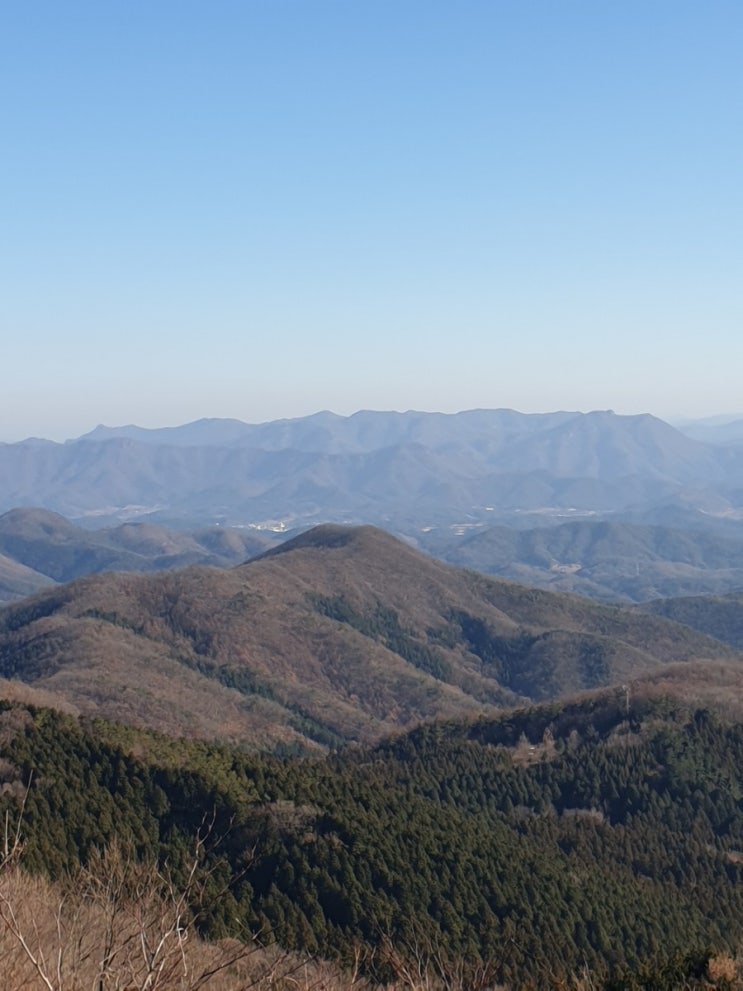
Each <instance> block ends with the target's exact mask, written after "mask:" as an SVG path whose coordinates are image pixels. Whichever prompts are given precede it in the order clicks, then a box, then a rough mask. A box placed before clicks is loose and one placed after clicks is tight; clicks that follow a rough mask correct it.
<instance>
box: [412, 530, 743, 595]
mask: <svg viewBox="0 0 743 991" xmlns="http://www.w3.org/2000/svg"><path fill="white" fill-rule="evenodd" d="M418 543H419V544H420V546H421V547H423V548H424V549H426V550H427V551H428V552H429V553H432V554H435V555H436V556H437V557H441V558H442V559H443V560H445V561H448V562H449V563H451V564H455V565H459V566H461V567H468V568H475V569H476V570H478V571H483V572H485V573H486V574H493V575H498V576H499V577H502V578H508V579H511V580H513V581H519V582H524V583H526V584H529V585H538V586H540V587H542V588H549V589H552V590H553V591H563V592H578V593H580V594H582V595H588V596H591V597H593V598H598V599H612V600H615V601H616V600H622V599H624V600H629V601H642V600H644V599H652V598H658V597H660V596H663V597H670V596H675V595H688V594H689V593H690V592H701V593H704V592H709V593H719V592H728V591H732V590H734V589H738V588H743V533H742V532H740V530H739V529H736V530H735V531H733V532H730V533H724V532H720V533H717V532H715V531H714V530H710V531H705V530H694V529H688V530H681V529H677V528H672V527H669V526H639V525H636V524H630V523H623V522H609V521H585V520H582V521H575V522H570V523H563V524H562V525H560V526H554V527H539V528H532V529H530V530H515V529H512V528H510V527H488V528H483V529H479V530H476V531H475V532H474V533H471V534H469V535H463V536H460V537H457V536H456V535H454V534H453V533H452V532H451V531H450V530H446V531H443V532H442V531H431V532H429V533H427V534H423V535H421V537H419V538H418Z"/></svg>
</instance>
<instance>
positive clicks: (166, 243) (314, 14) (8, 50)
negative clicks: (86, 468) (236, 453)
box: [0, 0, 743, 442]
mask: <svg viewBox="0 0 743 991" xmlns="http://www.w3.org/2000/svg"><path fill="white" fill-rule="evenodd" d="M741 51H743V4H741V3H740V0H705V2H704V3H699V2H698V0H693V2H690V0H622V2H620V3H612V2H603V0H482V2H481V0H458V2H456V3H454V2H452V0H209V2H208V3H207V2H205V0H201V2H194V0H89V2H83V0H65V2H63V3H60V2H59V0H33V2H25V0H0V142H1V144H0V150H1V154H0V190H1V192H0V346H1V348H2V350H1V352H0V355H1V356H2V358H1V361H0V375H1V376H2V379H1V383H0V441H6V442H9V441H16V440H20V439H21V438H24V437H28V436H41V437H48V438H51V439H55V440H61V439H64V438H69V437H75V436H78V435H80V434H82V433H84V432H86V431H88V430H90V429H92V428H93V427H94V426H95V425H96V424H98V423H105V424H107V425H111V426H114V425H121V424H125V423H138V424H140V425H142V426H153V427H154V426H166V425H173V424H177V423H183V422H187V421H190V420H195V419H199V418H201V417H212V416H213V417H236V418H238V419H241V420H246V421H248V422H261V421H264V420H272V419H276V418H279V417H294V416H303V415H306V414H310V413H313V412H316V411H317V410H321V409H331V410H334V411H335V412H337V413H341V414H348V413H352V412H354V411H355V410H357V409H398V410H406V409H420V410H441V411H444V412H454V411H456V410H460V409H470V408H475V407H489V408H496V407H510V408H514V409H518V410H521V411H524V412H544V411H552V410H557V409H571V410H573V409H574V410H581V409H582V410H590V409H608V408H611V409H614V410H615V411H616V412H618V413H638V412H652V413H655V414H656V415H659V416H662V417H667V418H669V417H673V416H688V417H703V416H709V415H712V414H717V413H732V412H736V411H740V410H741V409H743V396H741V395H740V393H741V372H742V371H743V181H742V178H743V59H741V57H740V53H741Z"/></svg>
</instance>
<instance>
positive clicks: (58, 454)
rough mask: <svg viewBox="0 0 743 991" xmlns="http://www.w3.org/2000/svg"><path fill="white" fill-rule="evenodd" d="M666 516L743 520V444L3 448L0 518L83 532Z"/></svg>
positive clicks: (369, 421)
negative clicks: (95, 526) (117, 525)
mask: <svg viewBox="0 0 743 991" xmlns="http://www.w3.org/2000/svg"><path fill="white" fill-rule="evenodd" d="M660 505H664V506H668V507H683V508H684V509H685V510H688V511H694V510H699V511H702V512H704V513H706V514H712V515H713V516H715V517H718V518H723V517H724V516H726V515H727V516H733V517H734V516H735V515H736V513H738V514H739V513H740V512H741V507H743V448H740V447H737V446H735V445H733V446H727V447H725V446H719V445H713V444H706V443H702V442H700V441H697V440H693V439H691V438H689V437H687V436H685V435H684V434H683V433H681V432H680V431H678V430H676V429H675V428H673V427H671V426H669V425H668V424H667V423H664V422H663V421H661V420H658V419H657V418H655V417H652V416H648V415H644V416H617V415H616V414H614V413H612V412H610V411H598V412H593V413H587V414H583V413H572V412H558V413H548V414H533V415H532V414H528V415H527V414H521V413H517V412H514V411H513V410H469V411H467V412H463V413H457V414H450V415H449V414H443V413H420V412H412V411H411V412H407V413H385V412H373V411H361V412H359V413H356V414H354V415H353V416H349V417H343V416H337V415H336V414H334V413H330V412H322V413H317V414H315V415H314V416H308V417H302V418H298V419H293V420H277V421H273V422H271V423H264V424H244V423H240V422H239V421H236V420H199V421H196V422H195V423H191V424H186V425H183V426H180V427H169V428H163V429H158V430H146V429H143V428H141V427H136V426H127V427H120V428H109V427H103V426H100V427H97V428H96V429H95V430H94V431H92V432H91V433H89V434H87V435H85V436H84V437H81V438H79V439H78V440H73V441H67V442H66V443H64V444H54V443H52V442H49V441H38V440H35V441H24V442H21V443H18V444H4V445H0V511H2V510H9V509H11V508H14V507H18V506H44V507H46V508H47V509H51V510H54V511H56V512H58V513H62V514H63V515H65V516H67V517H69V518H71V519H80V520H85V521H87V522H88V523H90V522H91V521H92V522H95V521H98V522H99V523H113V522H121V521H122V520H127V519H138V518H146V519H148V520H150V521H151V522H156V523H165V524H174V525H176V526H179V527H181V528H186V529H193V528H194V527H195V526H199V525H206V524H210V523H216V522H221V523H225V524H231V523H232V524H242V525H244V524H251V523H252V524H256V523H260V524H262V525H267V526H269V525H271V524H272V523H276V524H278V522H279V521H280V522H281V523H282V524H283V525H284V526H285V527H293V526H308V525H311V524H314V523H317V522H323V521H337V522H349V523H351V522H372V523H377V524H380V525H382V526H385V527H388V528H392V529H399V530H403V531H406V532H412V531H414V530H416V529H421V528H422V527H425V526H440V525H448V524H452V523H459V522H466V521H479V522H480V523H485V522H488V523H494V522H503V521H506V519H507V518H508V517H509V516H510V517H511V518H510V519H507V521H508V522H509V524H511V523H513V522H514V518H513V517H514V515H515V514H519V513H522V512H528V513H532V514H535V516H536V517H541V518H550V517H551V518H552V519H560V518H561V517H562V518H564V517H565V515H566V514H570V513H575V512H576V511H577V512H579V513H581V514H595V513H600V514H616V513H619V512H621V513H628V512H634V513H639V514H641V513H643V512H648V511H650V510H651V509H652V508H653V507H657V506H660ZM533 522H534V521H532V525H533Z"/></svg>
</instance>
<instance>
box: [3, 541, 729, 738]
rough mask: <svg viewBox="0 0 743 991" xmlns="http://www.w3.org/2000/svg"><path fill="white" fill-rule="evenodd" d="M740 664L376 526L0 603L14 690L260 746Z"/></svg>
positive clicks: (110, 576) (369, 734)
mask: <svg viewBox="0 0 743 991" xmlns="http://www.w3.org/2000/svg"><path fill="white" fill-rule="evenodd" d="M740 659H741V658H740V655H739V654H738V653H737V652H736V651H735V649H734V648H732V647H731V646H728V645H726V644H723V643H722V642H721V641H720V640H717V639H713V638H711V637H709V636H706V635H704V634H702V633H699V632H696V631H694V630H692V629H690V628H689V627H688V626H682V625H681V624H679V623H675V622H673V621H671V620H669V619H667V618H665V617H660V616H651V615H648V614H643V613H639V612H637V611H633V610H628V609H623V608H620V607H618V606H614V605H602V604H598V603H593V602H590V601H589V600H587V599H583V598H580V597H577V596H569V595H564V594H556V593H551V592H546V591H541V590H538V589H533V588H525V587H523V586H520V585H516V584H514V583H511V582H506V581H499V580H494V579H489V578H486V577H485V576H482V575H479V574H476V573H475V572H470V571H463V570H460V569H457V568H453V567H451V566H449V565H446V564H443V563H441V562H439V561H435V560H433V559H432V558H429V557H428V556H426V555H424V554H422V553H420V552H419V551H416V550H414V549H413V548H411V547H409V546H408V545H406V544H405V543H402V542H401V541H399V540H396V539H395V538H393V537H392V536H390V535H389V534H387V533H384V532H383V531H380V530H377V529H375V528H373V527H350V528H349V527H340V526H332V525H326V526H321V527H316V528H314V529H312V530H310V531H308V532H306V533H304V534H301V535H300V536H298V537H295V538H293V539H292V540H289V541H287V542H285V543H283V544H281V545H279V546H278V547H276V548H274V549H272V550H269V551H268V552H266V553H265V554H263V555H261V556H260V557H258V558H255V559H253V560H252V561H250V562H248V563H246V564H244V565H241V566H239V567H236V568H230V569H224V568H210V567H203V566H199V567H188V568H183V569H178V570H175V571H168V572H159V573H155V574H121V573H118V574H117V573H106V574H101V575H91V576H88V577H86V578H82V579H78V580H76V581H74V582H71V583H69V584H67V585H63V586H57V587H54V588H52V589H49V590H45V591H42V592H40V593H38V594H37V595H35V596H32V597H30V598H26V599H23V600H22V601H21V602H19V603H17V604H13V605H10V606H7V607H5V609H4V610H2V611H0V674H2V676H3V677H4V678H6V679H10V680H12V681H13V682H14V687H13V689H12V693H11V694H13V695H14V696H15V697H20V698H25V699H26V700H27V701H33V700H34V698H35V697H36V698H37V699H40V698H43V699H44V701H45V703H46V704H50V700H55V704H58V705H61V706H62V707H64V708H68V709H69V708H71V709H72V710H73V711H77V712H81V713H85V714H87V715H99V716H103V717H106V718H109V719H117V720H120V721H122V722H125V723H130V724H133V725H140V726H150V727H152V728H155V729H162V730H166V731H168V732H173V733H177V734H181V735H196V736H205V737H211V736H221V737H223V738H227V739H234V740H240V741H242V742H244V743H248V744H250V745H252V746H260V747H264V748H268V749H271V748H273V749H276V748H278V749H281V748H284V749H285V750H286V749H287V748H288V749H289V750H292V749H295V750H296V749H300V750H301V749H306V748H310V749H313V748H314V749H316V748H317V747H323V746H335V745H338V744H340V743H343V742H348V741H352V740H357V741H370V740H375V739H378V738H380V737H382V736H383V735H385V734H389V733H391V732H394V731H396V730H400V729H403V728H406V727H409V726H411V725H414V724H416V723H418V722H420V721H421V720H430V719H437V718H452V717H464V716H471V715H476V714H481V713H487V712H493V711H495V710H496V709H501V708H503V707H509V706H514V705H523V704H526V703H529V702H532V701H539V700H548V699H552V698H558V697H563V696H565V695H569V694H573V693H575V692H579V691H582V690H586V689H593V688H599V687H601V686H606V685H612V684H619V683H621V684H626V683H628V682H629V681H630V680H631V679H634V678H638V677H640V676H644V675H657V674H658V671H659V669H660V668H661V667H664V666H665V665H678V664H684V663H687V664H688V663H689V662H695V663H697V662H700V663H701V662H702V661H704V662H705V663H707V664H710V663H712V662H716V663H718V664H722V665H723V666H724V665H732V666H733V668H734V669H735V671H736V672H737V671H740V670H743V669H741V666H740ZM38 692H41V693H43V694H42V695H39V696H37V695H35V693H38Z"/></svg>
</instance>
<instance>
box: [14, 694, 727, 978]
mask: <svg viewBox="0 0 743 991" xmlns="http://www.w3.org/2000/svg"><path fill="white" fill-rule="evenodd" d="M0 730H1V731H2V732H1V733H0V740H2V747H1V749H0V756H2V762H1V763H0V768H1V773H2V777H3V781H4V783H3V785H2V789H0V792H1V795H2V797H0V814H4V812H5V810H6V809H7V810H8V811H9V812H10V814H11V816H12V817H13V820H12V821H14V819H15V817H17V815H18V814H19V810H20V805H21V801H22V796H23V795H24V793H25V791H26V786H27V785H28V784H29V782H30V788H28V792H27V795H26V799H25V810H24V819H23V824H22V829H23V835H24V841H25V850H24V857H25V862H26V864H27V866H28V867H29V868H33V869H35V870H43V871H47V872H50V873H51V874H53V875H59V874H60V872H63V871H64V870H66V869H67V868H69V867H71V866H73V865H74V863H75V862H76V861H77V859H78V858H79V857H83V858H85V857H86V856H88V855H89V854H90V853H91V852H92V851H93V850H94V849H101V848H103V847H104V846H105V845H106V844H107V843H109V842H110V841H111V840H112V839H113V838H114V837H115V836H117V837H119V838H120V839H121V840H122V841H124V842H129V843H130V844H133V846H134V849H135V850H136V851H137V853H138V855H140V856H145V857H159V858H161V859H163V858H167V859H168V862H169V863H170V864H172V865H177V864H178V863H179V862H180V861H181V859H182V853H183V851H184V850H187V849H188V847H189V845H190V842H191V841H192V838H193V836H194V834H195V833H196V831H197V830H198V829H199V827H200V826H201V825H202V823H203V819H204V816H205V815H206V816H207V818H208V819H211V817H212V816H214V817H215V824H214V830H213V832H212V834H211V839H215V838H216V837H217V836H219V837H221V841H220V843H219V849H210V854H209V860H208V861H207V864H206V866H207V867H209V866H210V867H211V868H213V869H214V871H215V873H214V874H213V875H212V876H213V877H214V878H215V887H214V889H213V890H216V891H219V892H220V894H219V898H218V899H217V900H216V902H215V903H214V904H212V905H211V908H210V914H209V920H210V921H209V927H208V928H209V931H210V932H212V933H213V934H216V933H221V932H225V931H229V930H230V929H232V928H233V927H235V926H237V927H238V929H239V930H240V931H241V932H242V933H243V934H244V933H245V931H246V927H247V929H248V930H262V931H263V932H264V933H271V934H273V936H275V938H276V939H277V940H278V941H279V942H281V943H282V944H284V945H286V946H290V947H294V948H297V949H301V950H306V951H311V952H315V953H319V954H321V955H324V956H336V957H341V958H343V957H344V955H352V954H353V952H354V950H358V949H359V948H361V949H362V950H363V957H364V959H365V960H366V961H367V965H368V966H370V967H377V968H379V976H380V977H384V976H385V973H384V966H385V960H386V959H388V958H387V957H386V956H385V953H384V952H383V951H384V949H385V947H389V946H390V945H392V946H394V947H395V948H396V952H398V953H399V954H400V955H402V956H404V955H405V954H406V953H411V952H413V951H415V952H416V953H417V954H419V956H420V955H421V954H422V955H423V956H424V957H425V955H426V954H429V955H430V957H433V956H434V955H436V956H437V958H438V959H439V960H442V959H446V960H449V961H453V962H458V963H457V966H459V967H460V969H461V972H463V973H466V972H467V967H468V966H473V967H474V966H475V965H478V964H479V962H482V961H483V960H485V961H489V962H490V963H491V964H493V966H494V968H495V971H496V973H497V977H498V979H499V980H500V981H502V982H504V983H506V984H507V985H508V986H510V987H513V988H523V989H529V988H532V989H537V988H539V989H544V988H556V987H558V986H563V987H564V986H565V985H566V984H568V983H569V982H571V981H573V980H574V979H576V978H577V975H579V974H580V975H582V976H583V978H584V979H588V978H587V977H586V973H589V974H590V980H591V986H593V987H595V988H608V987H611V988H615V989H616V988H628V989H629V988H632V989H638V988H645V989H648V991H649V989H651V988H652V989H654V991H664V989H667V991H670V989H672V988H679V987H682V986H683V987H687V986H691V985H689V984H687V983H686V982H687V980H691V978H692V976H695V977H696V978H697V979H699V978H701V977H702V976H703V974H704V968H705V964H706V960H707V958H708V957H709V954H710V952H711V951H712V950H713V949H714V950H716V951H718V952H725V951H726V950H731V949H732V948H734V947H735V946H737V945H738V944H739V940H740V938H741V937H742V936H743V883H741V882H743V876H741V870H742V869H743V867H741V863H742V862H743V786H742V783H741V776H740V768H741V766H743V728H742V727H741V725H740V724H739V723H732V724H727V723H725V722H723V721H721V720H720V719H719V718H718V717H717V716H715V715H714V714H713V713H711V712H709V711H703V710H697V711H695V710H693V709H689V708H687V707H685V706H683V705H681V704H679V703H677V702H674V701H672V700H669V699H657V698H656V699H651V698H648V697H643V696H639V695H637V696H635V697H632V698H627V697H626V696H625V694H624V693H619V692H616V691H612V692H609V693H605V694H603V695H597V696H594V697H592V698H590V699H585V700H583V701H582V702H580V703H576V704H573V705H571V706H562V707H560V706H558V705H555V704H553V705H549V706H542V707H537V708H532V709H529V710H524V711H521V712H515V713H510V714H508V715H507V716H504V717H502V718H499V719H480V720H476V721H474V722H473V721H470V722H466V723H461V722H459V723H443V724H442V723H438V724H433V725H430V726H425V727H420V728H419V729H417V730H415V731H414V732H412V733H410V734H409V735H406V736H401V737H398V738H395V739H393V740H390V741H387V742H384V743H382V744H380V745H378V746H377V747H375V748H352V749H350V750H347V751H344V752H341V753H338V754H336V755H334V756H332V758H326V759H323V760H314V761H307V760H303V761H296V760H295V761H286V760H284V761H278V760H276V759H275V758H267V757H259V756H246V755H245V754H244V753H240V752H238V751H236V750H233V749H229V748H226V747H223V746H217V745H213V744H211V745H209V744H204V743H199V742H190V743H189V742H186V741H183V740H179V741H173V740H169V739H168V738H166V737H162V736H156V735H154V734H144V733H142V732H138V731H135V730H132V729H127V728H125V727H121V726H113V725H111V724H107V723H102V722H98V721H97V722H88V723H79V722H77V721H76V720H74V719H71V718H70V717H63V716H61V715H59V714H56V713H54V712H51V711H46V710H28V709H25V708H22V707H21V708H19V707H12V706H10V705H9V704H8V703H3V704H2V705H0ZM210 842H211V840H210ZM220 858H221V859H220ZM230 877H231V878H232V881H230ZM224 884H227V889H228V890H227V893H226V894H225V893H224V891H223V885H224ZM374 948H376V950H377V952H376V953H375V954H374V953H372V951H373V950H374ZM424 962H425V961H424ZM694 986H697V985H694ZM700 986H701V985H700Z"/></svg>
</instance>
